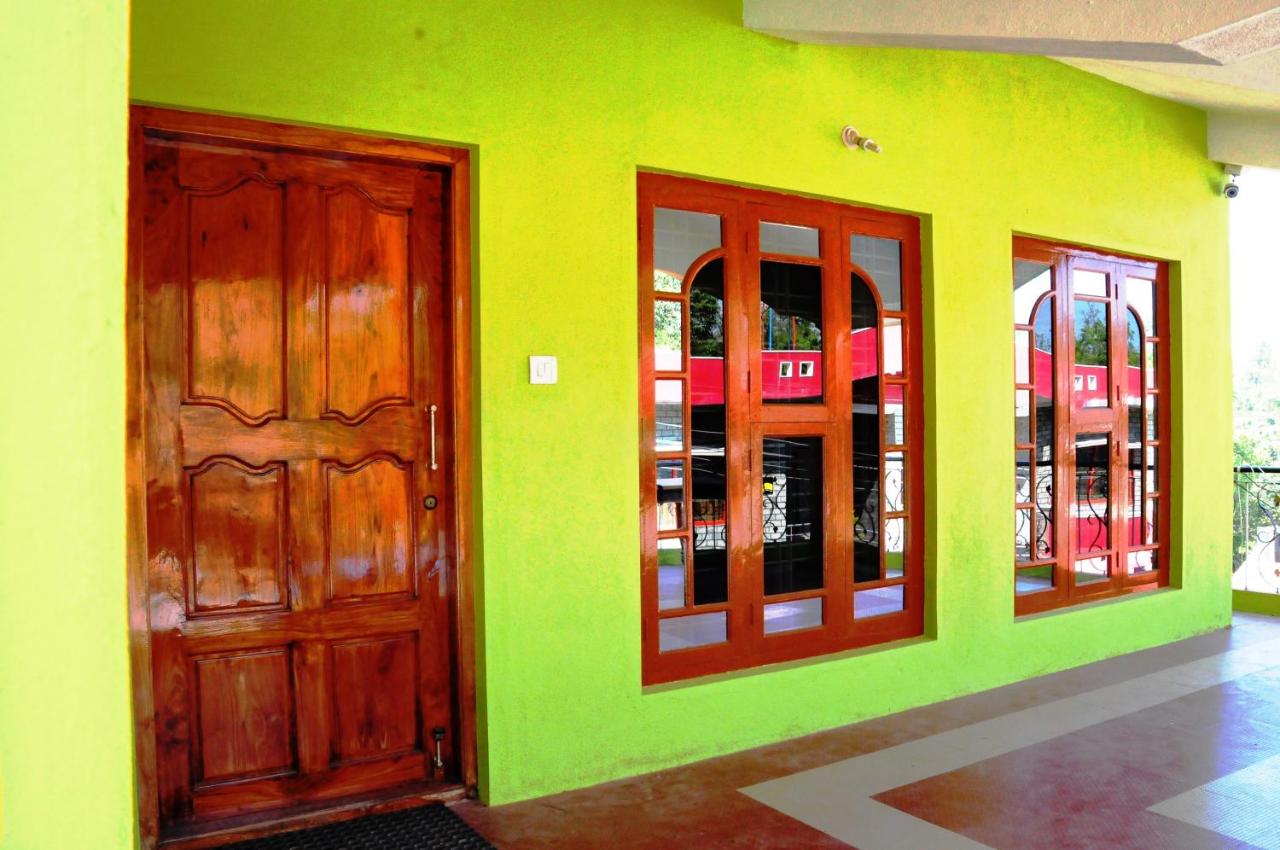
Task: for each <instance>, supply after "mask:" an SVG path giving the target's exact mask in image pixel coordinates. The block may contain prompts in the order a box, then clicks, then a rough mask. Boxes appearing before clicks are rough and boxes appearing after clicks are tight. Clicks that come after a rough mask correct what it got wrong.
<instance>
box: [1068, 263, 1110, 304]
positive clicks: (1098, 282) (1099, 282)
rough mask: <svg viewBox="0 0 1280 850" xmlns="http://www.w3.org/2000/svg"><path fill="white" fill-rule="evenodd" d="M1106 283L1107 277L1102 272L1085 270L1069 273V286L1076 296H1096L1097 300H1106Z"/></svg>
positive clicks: (1075, 270) (1074, 270)
mask: <svg viewBox="0 0 1280 850" xmlns="http://www.w3.org/2000/svg"><path fill="white" fill-rule="evenodd" d="M1107 282H1108V281H1107V276H1106V275H1105V274H1104V273H1102V272H1092V271H1087V270H1086V269H1073V270H1072V272H1071V286H1072V289H1073V290H1074V291H1075V294H1076V295H1096V296H1098V297H1099V298H1106V297H1107V294H1108V293H1107Z"/></svg>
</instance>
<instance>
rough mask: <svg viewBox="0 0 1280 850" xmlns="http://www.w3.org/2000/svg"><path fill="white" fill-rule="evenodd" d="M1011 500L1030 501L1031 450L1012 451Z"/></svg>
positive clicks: (1020, 502) (1023, 502)
mask: <svg viewBox="0 0 1280 850" xmlns="http://www.w3.org/2000/svg"><path fill="white" fill-rule="evenodd" d="M1013 500H1014V502H1016V503H1017V504H1025V503H1026V502H1030V501H1031V450H1030V449H1019V450H1018V451H1016V452H1014V453H1013Z"/></svg>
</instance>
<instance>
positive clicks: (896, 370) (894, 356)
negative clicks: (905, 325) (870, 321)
mask: <svg viewBox="0 0 1280 850" xmlns="http://www.w3.org/2000/svg"><path fill="white" fill-rule="evenodd" d="M884 373H885V374H886V375H901V374H902V373H903V364H902V319H898V318H894V317H892V316H889V317H886V318H885V320H884Z"/></svg>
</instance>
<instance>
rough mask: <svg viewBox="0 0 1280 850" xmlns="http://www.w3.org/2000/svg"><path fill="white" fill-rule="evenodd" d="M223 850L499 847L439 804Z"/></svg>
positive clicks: (484, 849) (481, 849)
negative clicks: (494, 845)
mask: <svg viewBox="0 0 1280 850" xmlns="http://www.w3.org/2000/svg"><path fill="white" fill-rule="evenodd" d="M223 850H494V847H493V845H492V844H490V843H489V842H488V841H485V840H484V838H483V837H481V835H480V833H478V832H476V831H475V830H474V829H472V828H471V827H469V826H467V824H466V821H464V820H463V819H462V818H460V817H458V816H457V815H456V814H454V813H453V811H452V810H451V809H449V808H448V807H447V806H444V805H441V804H439V803H433V804H431V805H429V806H419V807H417V808H413V809H402V810H400V811H398V812H390V813H389V814H385V815H365V816H363V817H358V818H353V819H352V820H346V821H341V822H340V823H330V824H325V825H324V826H315V827H312V828H310V829H300V830H298V831H297V832H282V833H280V834H279V835H269V836H267V837H266V838H254V839H251V840H249V841H242V842H240V843H238V844H231V845H229V846H226V847H224V848H223Z"/></svg>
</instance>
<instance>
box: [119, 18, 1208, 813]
mask: <svg viewBox="0 0 1280 850" xmlns="http://www.w3.org/2000/svg"><path fill="white" fill-rule="evenodd" d="M134 18H135V23H134V30H133V35H134V65H133V68H134V71H133V77H132V95H133V97H135V98H136V99H138V100H140V101H145V102H150V103H158V104H166V105H177V106H186V107H192V108H199V109H206V110H213V111H224V112H229V113H235V114H241V115H250V116H264V117H272V118H279V119H285V120H289V121H296V122H305V123H315V124H323V125H333V126H338V127H346V128H358V129H364V130H369V131H372V132H377V133H387V134H404V135H407V136H411V137H416V138H424V139H431V140H440V141H446V142H453V143H458V144H465V145H471V146H474V148H475V150H476V151H477V154H476V166H477V168H476V174H477V177H478V183H477V189H476V201H477V222H478V230H477V235H476V240H477V241H476V257H477V280H476V294H477V301H476V304H477V308H478V310H479V318H478V327H479V341H478V346H479V358H478V367H479V375H478V382H479V411H480V444H481V475H482V483H483V500H482V505H481V522H482V532H483V539H484V547H483V569H482V572H481V575H480V579H479V580H480V587H479V595H480V598H481V600H482V604H483V606H484V608H483V635H482V638H483V645H482V648H481V660H480V663H481V670H480V676H481V685H482V688H481V721H482V723H483V724H484V736H483V738H482V763H483V792H484V793H485V795H486V796H487V798H488V799H490V800H491V801H494V802H504V801H510V800H515V799H519V798H523V797H529V796H532V795H537V794H542V793H546V792H550V791H555V790H558V789H563V788H566V787H571V786H578V785H584V784H588V783H592V782H597V781H601V780H605V779H610V778H613V777H617V776H622V775H627V774H634V773H637V772H641V771H646V770H651V769H655V768H661V767H664V766H668V765H672V764H675V763H679V762H684V761H688V760H692V759H696V758H700V757H704V756H710V755H714V754H717V753H723V752H725V751H728V750H733V749H735V748H741V747H748V746H751V745H755V744H760V743H764V742H768V741H774V740H777V739H780V738H785V737H788V736H793V735H798V734H801V733H805V732H810V731H813V730H817V729H822V728H825V727H831V726H836V725H840V724H845V723H849V722H851V721H855V720H858V719H861V718H865V717H869V716H872V715H876V714H881V713H885V712H890V711H894V710H898V709H902V708H905V707H908V706H911V705H916V704H919V703H924V702H929V701H932V700H938V699H942V698H944V697H949V696H953V695H956V694H959V693H962V692H965V691H972V690H977V689H980V688H986V687H989V686H992V685H998V684H1001V683H1004V682H1008V681H1010V680H1014V679H1018V678H1022V677H1026V676H1030V675H1034V674H1039V673H1045V672H1048V671H1051V670H1055V669H1059V668H1062V667H1066V666H1070V665H1076V664H1081V663H1084V662H1088V661H1092V660H1094V659H1098V658H1102V657H1104V656H1107V655H1110V654H1113V653H1117V652H1121V651H1126V650H1131V649H1136V648H1139V647H1144V646H1149V645H1152V644H1157V643H1160V642H1164V641H1168V640H1171V639H1174V638H1178V637H1182V636H1185V635H1190V634H1193V633H1196V632H1201V631H1204V630H1207V629H1211V628H1215V627H1219V626H1223V625H1225V624H1226V623H1227V622H1228V618H1229V616H1230V607H1231V600H1230V592H1229V588H1228V577H1229V575H1230V571H1229V569H1228V568H1227V564H1228V563H1229V545H1230V539H1229V531H1228V530H1229V528H1230V511H1231V493H1230V487H1231V480H1230V475H1229V471H1228V470H1229V467H1230V458H1231V456H1230V430H1231V429H1230V424H1231V423H1230V395H1229V393H1230V390H1229V386H1230V382H1229V381H1227V380H1225V378H1222V377H1220V376H1221V375H1222V374H1225V370H1226V369H1227V368H1228V363H1227V358H1228V347H1227V339H1228V318H1227V300H1226V298H1225V288H1226V210H1225V204H1224V202H1223V201H1222V200H1221V199H1220V198H1218V197H1217V196H1216V194H1215V191H1214V183H1215V175H1217V174H1218V172H1217V171H1216V170H1215V168H1214V166H1213V165H1212V164H1211V163H1209V162H1208V161H1207V160H1206V158H1205V119H1204V116H1203V114H1202V113H1200V112H1198V111H1196V110H1193V109H1190V108H1186V107H1181V106H1175V105H1171V104H1168V103H1164V102H1161V101H1158V100H1155V99H1153V98H1150V97H1146V96H1143V95H1140V94H1138V93H1135V92H1133V91H1130V90H1127V89H1124V88H1121V87H1119V86H1117V85H1114V84H1111V83H1108V82H1105V81H1103V80H1101V79H1098V78H1095V77H1091V76H1089V75H1086V74H1084V73H1082V72H1079V71H1076V70H1074V69H1071V68H1067V67H1065V66H1063V65H1060V64H1057V63H1054V62H1051V61H1048V60H1043V59H1036V58H1011V57H1000V56H980V55H968V54H958V53H940V52H923V51H889V50H855V49H838V48H823V47H815V46H800V45H795V44H790V43H787V42H784V41H779V40H775V39H772V38H768V37H764V36H760V35H756V34H753V33H750V32H746V31H744V30H743V28H742V27H741V24H740V5H739V4H738V3H736V2H729V0H719V1H717V2H712V1H711V0H708V1H707V2H694V1H693V0H686V2H675V1H674V0H626V2H610V3H600V2H592V1H591V0H580V1H578V2H559V3H535V4H529V3H524V2H514V0H510V1H509V2H490V0H457V2H444V0H438V2H432V3H420V2H409V0H393V1H391V2H383V3H377V4H370V3H359V2H354V0H330V1H329V2H301V0H276V2H273V3H270V4H263V3H259V2H255V0H225V2H219V3H207V2H199V1H198V0H181V1H180V2H174V0H137V2H136V3H135V12H134ZM850 122H851V123H853V124H855V125H856V126H857V127H858V128H859V129H861V130H864V131H866V132H868V133H870V134H871V135H872V136H874V137H875V138H876V139H877V140H878V141H879V142H880V143H881V144H883V145H884V148H885V153H884V154H882V155H880V156H872V155H869V154H863V153H852V152H849V151H847V150H845V149H844V148H843V147H842V146H841V144H840V142H839V139H838V134H839V129H840V127H841V126H842V125H843V124H845V123H850ZM637 168H647V169H664V170H670V171H674V172H681V173H687V174H693V175H700V176H704V177H709V178H715V179H722V180H729V181H737V182H741V183H746V184H755V185H760V186H765V187H773V188H777V189H782V190H787V191H794V192H802V193H810V194H814V195H819V196H824V197H830V198H837V199H845V200H849V201H854V202H859V203H866V204H874V205H880V206H886V207H893V208H900V209H905V210H912V211H917V212H920V213H922V214H925V215H926V216H928V219H927V221H926V233H927V234H928V239H927V244H926V267H927V268H928V269H930V279H929V280H928V281H927V283H926V288H927V293H926V295H927V297H926V302H927V307H928V311H927V316H926V318H925V325H926V328H927V331H928V340H929V342H928V358H927V359H928V363H927V373H928V386H927V394H928V397H929V405H928V410H927V417H928V441H929V457H930V473H929V487H930V494H929V495H930V505H931V512H930V519H929V523H930V541H931V543H930V546H931V551H930V565H929V567H930V570H931V587H932V588H933V589H934V592H933V593H932V599H933V601H934V603H936V606H937V607H936V612H935V614H934V616H932V617H931V623H932V629H933V631H934V633H935V634H936V639H933V640H920V641H917V642H914V643H912V644H910V645H908V646H903V647H900V648H894V649H889V650H882V651H871V652H862V653H855V654H850V655H847V656H842V657H838V658H830V659H824V660H814V661H809V662H806V663H798V664H792V665H788V666H786V667H784V668H780V669H775V670H769V671H755V672H750V673H747V674H741V675H734V676H725V677H721V678H718V679H716V680H714V681H711V682H705V683H699V684H689V685H683V686H676V687H668V688H665V689H661V690H658V691H654V692H645V691H644V690H642V689H641V687H640V667H639V660H640V626H639V578H638V572H639V569H638V564H639V556H638V551H637V549H638V539H639V530H638V525H637V505H636V492H637V487H638V484H637V478H638V471H637V426H636V396H637V392H636V319H635V303H636V275H635V270H636V256H635V188H634V185H635V173H636V169H637ZM1014 231H1019V232H1025V233H1030V234H1037V235H1045V236H1052V237H1057V238H1060V239H1064V240H1074V241H1078V242H1083V243H1090V244H1096V245H1100V246H1104V247H1110V248H1113V249H1119V250H1126V251H1131V252H1138V253H1146V254H1151V255H1155V256H1161V257H1167V258H1170V259H1172V260H1174V261H1176V262H1177V263H1178V264H1179V265H1178V266H1177V267H1176V269H1177V274H1176V275H1175V278H1176V283H1177V286H1178V287H1179V292H1180V294H1179V296H1178V297H1177V298H1176V299H1175V301H1174V305H1173V308H1174V316H1175V320H1176V324H1177V325H1178V327H1179V328H1180V329H1181V332H1182V333H1181V338H1180V344H1179V346H1178V347H1177V350H1176V351H1175V353H1174V382H1175V391H1176V395H1177V397H1178V401H1179V403H1180V404H1181V405H1183V406H1185V407H1186V408H1187V409H1190V410H1194V411H1195V415H1194V416H1191V417H1186V418H1183V417H1178V420H1177V425H1176V429H1175V440H1176V445H1177V447H1178V450H1177V452H1176V456H1175V458H1174V465H1175V468H1176V478H1175V487H1174V489H1175V492H1187V493H1194V494H1195V498H1194V499H1190V498H1187V499H1177V500H1175V503H1174V516H1175V518H1176V522H1177V523H1178V525H1179V532H1178V535H1177V538H1176V541H1175V555H1176V558H1177V567H1178V569H1177V572H1178V575H1179V580H1180V582H1181V583H1182V585H1183V589H1182V590H1180V591H1167V592H1160V593H1153V594H1148V595H1145V596H1143V597H1141V598H1132V599H1128V600H1123V601H1119V602H1114V603H1109V604H1104V605H1098V606H1094V607H1091V608H1089V609H1086V610H1079V611H1074V612H1070V613H1063V614H1057V615H1053V616H1043V617H1039V618H1035V619H1032V620H1029V621H1025V622H1017V623H1015V622H1014V621H1013V618H1012V594H1013V589H1012V576H1011V570H1010V558H1011V554H1012V553H1011V547H1012V536H1013V516H1012V509H1011V494H1012V487H1013V464H1012V459H1011V448H1010V447H1011V443H1012V439H1013V417H1012V405H1013V392H1012V387H1011V375H1012V368H1013V364H1012V346H1011V340H1010V324H1011V321H1012V318H1011V316H1012V307H1011V296H1010V287H1009V262H1010V257H1009V251H1010V236H1011V233H1012V232H1014ZM533 353H538V354H546V353H550V354H556V355H558V356H559V357H560V383H559V384H558V385H556V386H551V387H545V386H542V387H533V386H530V385H529V384H528V383H527V378H526V376H527V365H526V363H527V361H526V357H527V355H529V354H533ZM1187 364H1196V366H1197V372H1196V374H1197V375H1200V376H1203V375H1205V374H1206V371H1205V370H1209V369H1212V374H1213V375H1214V378H1213V380H1203V379H1193V378H1192V375H1191V372H1190V370H1189V369H1187V368H1186V365H1187ZM1214 364H1220V366H1221V368H1220V369H1219V368H1218V367H1217V366H1215V365H1214ZM101 368H102V370H103V371H102V372H101V376H102V377H103V378H104V379H105V380H108V381H113V380H115V379H116V377H117V372H116V371H115V369H114V366H112V367H110V368H108V367H107V366H105V365H104V366H102V367H101ZM112 398H114V396H113V397H112ZM102 412H103V414H104V415H108V414H110V413H112V409H111V406H110V405H108V404H105V403H104V404H103V405H102ZM113 422H114V420H113ZM113 427H114V425H113ZM99 442H100V441H99V440H97V438H95V443H94V444H95V445H98V444H99ZM118 743H119V742H113V744H112V746H116V744H118Z"/></svg>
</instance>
